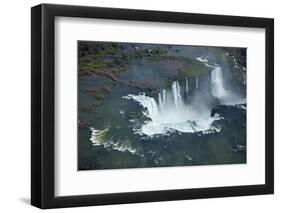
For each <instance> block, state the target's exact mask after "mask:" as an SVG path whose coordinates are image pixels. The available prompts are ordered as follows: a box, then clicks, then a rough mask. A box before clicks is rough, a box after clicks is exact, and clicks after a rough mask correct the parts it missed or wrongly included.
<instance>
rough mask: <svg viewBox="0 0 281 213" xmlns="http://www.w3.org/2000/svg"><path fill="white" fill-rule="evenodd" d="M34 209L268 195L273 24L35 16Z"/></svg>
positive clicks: (77, 11)
mask: <svg viewBox="0 0 281 213" xmlns="http://www.w3.org/2000/svg"><path fill="white" fill-rule="evenodd" d="M31 41H32V42H31V43H32V44H31V50H32V55H31V58H32V63H31V72H32V74H31V76H32V80H31V82H32V85H31V89H32V91H31V93H32V103H31V105H32V117H31V120H32V140H31V147H32V150H31V152H32V156H31V170H32V171H31V185H32V186H31V203H32V205H34V206H37V207H39V208H59V207H74V206H89V205H104V204H121V203H137V202H153V201H168V200H181V199H196V198H214V197H226V196H244V195H259V194H272V193H273V191H274V160H273V159H274V152H273V145H274V144H273V141H274V20H273V19H270V18H254V17H238V16H222V15H207V14H191V13H178V12H164V11H147V10H130V9H113V8H101V7H85V6H66V5H50V4H42V5H38V6H35V7H33V8H32V9H31Z"/></svg>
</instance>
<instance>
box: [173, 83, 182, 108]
mask: <svg viewBox="0 0 281 213" xmlns="http://www.w3.org/2000/svg"><path fill="white" fill-rule="evenodd" d="M172 92H173V99H174V104H175V106H176V107H179V106H180V105H181V104H182V97H181V88H180V85H179V82H178V81H174V82H173V84H172Z"/></svg>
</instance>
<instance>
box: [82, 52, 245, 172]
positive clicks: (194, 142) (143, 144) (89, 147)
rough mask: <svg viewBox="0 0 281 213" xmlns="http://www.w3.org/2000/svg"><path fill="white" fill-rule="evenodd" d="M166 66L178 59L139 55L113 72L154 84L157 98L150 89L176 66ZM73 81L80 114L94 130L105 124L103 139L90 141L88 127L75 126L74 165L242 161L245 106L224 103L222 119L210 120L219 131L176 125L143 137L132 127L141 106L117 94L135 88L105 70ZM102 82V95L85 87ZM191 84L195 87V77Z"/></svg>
mask: <svg viewBox="0 0 281 213" xmlns="http://www.w3.org/2000/svg"><path fill="white" fill-rule="evenodd" d="M181 53H182V52H181ZM171 69H177V65H176V64H175V65H174V66H173V65H171V64H165V63H163V62H151V61H150V62H147V61H144V60H139V61H136V62H135V63H134V64H133V65H132V66H131V67H130V68H129V69H128V70H127V71H125V72H122V73H120V74H119V76H118V77H119V79H121V80H124V81H134V82H138V83H141V82H144V83H145V84H146V85H147V84H151V85H152V86H153V87H155V88H153V90H152V91H151V92H148V93H149V95H150V96H152V97H155V98H156V97H157V96H156V95H157V92H155V91H158V89H159V88H163V87H165V79H173V77H174V75H175V74H174V73H175V72H171ZM206 79H208V76H205V77H201V78H200V79H199V82H200V85H202V84H203V82H204V81H207V80H206ZM78 81H79V107H86V108H87V110H86V111H85V110H80V111H79V113H78V117H79V120H80V121H82V122H85V123H87V124H90V126H91V127H93V128H94V129H96V130H104V129H108V131H107V133H106V136H105V137H104V138H105V142H103V143H101V144H100V145H93V143H92V141H91V140H90V139H91V136H92V131H91V128H90V127H89V128H79V131H78V133H79V138H78V139H79V140H78V147H79V151H78V152H79V155H78V156H79V159H78V169H79V170H90V169H118V168H143V167H160V166H161V167H167V166H190V165H215V164H240V163H246V110H245V109H241V108H238V107H232V106H226V107H225V108H224V109H223V110H222V111H221V114H222V117H223V118H224V119H221V120H218V121H215V123H216V125H218V126H220V128H221V131H220V132H215V133H211V134H202V133H200V132H197V133H183V132H177V131H175V132H174V133H171V134H169V135H158V136H156V137H152V138H151V137H144V136H141V135H138V134H135V132H134V127H135V126H136V125H141V122H142V121H143V120H144V119H145V118H144V117H143V116H141V115H140V113H141V111H142V109H141V107H140V106H139V104H138V103H136V102H134V101H130V100H126V99H124V98H122V97H123V96H126V95H128V94H138V93H140V90H139V89H137V88H134V87H132V86H128V85H124V84H121V83H118V82H114V81H112V80H110V79H109V78H107V77H105V76H97V75H92V76H87V77H86V76H83V77H79V80H78ZM104 85H107V86H110V88H111V91H110V92H104V93H103V98H102V99H97V98H95V97H93V96H91V95H90V94H89V93H88V92H86V91H87V90H92V89H96V88H101V87H103V86H104ZM191 87H195V85H194V83H193V84H191ZM199 89H200V88H199ZM207 93H208V90H207ZM130 112H139V114H137V115H136V118H134V116H135V114H133V116H131V117H130V116H128V114H129V113H130ZM132 120H134V121H132ZM138 122H139V124H138ZM110 141H111V142H110Z"/></svg>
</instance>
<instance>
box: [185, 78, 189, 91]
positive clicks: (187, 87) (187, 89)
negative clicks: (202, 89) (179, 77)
mask: <svg viewBox="0 0 281 213" xmlns="http://www.w3.org/2000/svg"><path fill="white" fill-rule="evenodd" d="M185 92H186V94H187V95H188V93H189V86H188V78H186V79H185Z"/></svg>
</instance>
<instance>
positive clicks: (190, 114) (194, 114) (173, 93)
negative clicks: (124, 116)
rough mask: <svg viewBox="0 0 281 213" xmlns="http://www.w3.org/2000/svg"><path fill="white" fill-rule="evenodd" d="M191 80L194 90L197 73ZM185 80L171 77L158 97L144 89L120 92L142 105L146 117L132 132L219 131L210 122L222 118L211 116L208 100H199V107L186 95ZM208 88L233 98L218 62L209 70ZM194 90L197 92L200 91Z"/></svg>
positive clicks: (220, 97)
mask: <svg viewBox="0 0 281 213" xmlns="http://www.w3.org/2000/svg"><path fill="white" fill-rule="evenodd" d="M194 80H195V88H194V89H196V90H197V89H198V88H199V80H198V77H197V76H196V77H195V79H194ZM189 81H190V79H188V78H186V79H185V81H184V82H179V81H174V82H173V83H172V86H171V88H168V89H163V90H161V91H160V92H159V94H158V101H156V100H157V99H155V98H153V97H150V96H147V95H146V94H145V93H141V94H138V95H133V94H129V95H127V96H123V98H125V99H129V100H134V101H135V102H137V103H139V104H140V105H141V106H142V107H143V111H142V113H143V114H144V115H145V116H146V117H147V118H149V120H147V121H145V122H144V124H143V125H141V127H139V128H135V132H136V133H138V134H140V135H146V136H154V135H159V134H162V135H167V134H169V133H171V132H175V131H178V132H184V133H194V132H201V133H204V134H207V133H213V132H218V131H220V128H219V127H218V126H215V125H214V123H213V122H214V121H215V120H219V119H222V118H221V117H219V115H218V114H215V116H211V110H212V108H211V107H210V105H209V104H208V103H204V100H203V101H202V102H200V105H201V107H200V108H199V107H198V105H199V104H198V103H197V102H196V101H194V100H193V99H192V98H191V97H190V96H191V95H190V93H191V92H192V89H191V88H190V85H189ZM182 88H184V89H182ZM211 90H212V96H213V97H214V98H216V99H218V100H221V101H222V102H226V100H227V99H232V98H233V97H231V98H230V97H228V96H232V95H231V93H229V92H228V91H226V90H225V88H224V84H223V76H222V70H221V68H220V67H219V66H214V67H213V69H212V71H211ZM196 94H197V95H198V96H200V92H197V93H196ZM196 94H195V95H196ZM190 100H191V101H190ZM192 100H193V101H192ZM202 105H203V107H202Z"/></svg>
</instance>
